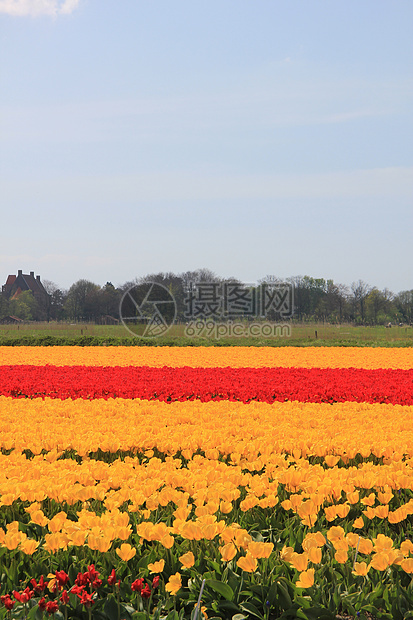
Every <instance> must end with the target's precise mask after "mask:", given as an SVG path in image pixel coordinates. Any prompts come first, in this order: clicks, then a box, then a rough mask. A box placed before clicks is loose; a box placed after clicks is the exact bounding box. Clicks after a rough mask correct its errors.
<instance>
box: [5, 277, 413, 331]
mask: <svg viewBox="0 0 413 620" xmlns="http://www.w3.org/2000/svg"><path fill="white" fill-rule="evenodd" d="M148 282H157V283H159V284H162V285H163V286H164V287H166V288H167V289H168V291H169V292H170V293H171V295H172V296H173V297H174V299H175V301H176V305H177V317H176V319H177V321H185V320H186V317H185V308H186V306H185V300H186V298H187V295H188V287H189V286H190V284H191V283H197V284H199V283H208V282H214V283H221V284H222V283H225V282H229V283H238V284H239V285H240V286H243V285H242V283H241V282H240V281H239V280H238V279H237V278H221V277H220V276H218V275H217V274H215V273H213V272H212V271H210V270H208V269H198V270H196V271H188V272H185V273H181V274H174V273H171V272H167V273H155V274H148V275H146V276H144V277H141V278H137V279H135V280H134V281H130V282H125V283H124V284H123V285H120V286H117V287H115V286H114V285H113V284H112V283H111V282H106V284H105V285H104V286H100V285H98V284H96V283H94V282H91V281H89V280H86V279H81V280H78V281H77V282H75V283H74V284H72V286H71V287H70V288H69V289H68V290H64V289H62V288H60V287H59V286H58V285H57V284H55V283H54V282H51V281H49V280H44V281H43V286H44V288H45V290H46V292H47V296H44V297H42V298H39V297H36V296H34V295H33V293H32V292H31V291H24V292H23V293H21V294H20V295H19V296H17V297H15V298H12V299H6V297H5V295H4V293H3V294H0V320H1V319H2V318H4V317H8V316H14V317H17V318H19V319H22V320H24V321H70V322H94V323H111V322H116V321H119V319H120V313H119V307H120V301H121V299H122V296H123V295H124V293H125V292H126V291H127V290H128V289H130V288H131V287H133V286H134V285H139V284H144V283H148ZM283 282H285V283H288V284H289V285H291V286H292V287H293V297H294V313H293V316H292V319H293V320H296V321H299V322H303V321H317V322H320V321H326V322H330V323H342V322H350V323H354V324H356V325H387V324H389V323H392V324H399V323H402V324H408V325H411V324H413V290H407V291H400V292H399V293H396V294H395V293H393V292H391V291H390V290H388V289H387V288H385V289H383V290H380V289H378V288H377V287H376V286H370V285H369V284H367V283H366V282H363V281H362V280H358V281H357V282H353V283H352V284H351V285H349V286H348V285H345V284H337V283H335V282H334V281H333V280H325V279H324V278H313V277H311V276H292V277H290V278H287V279H284V280H281V279H280V278H277V277H276V276H266V277H265V278H262V279H261V280H260V281H259V282H258V286H260V285H262V284H264V283H265V284H268V285H281V284H282V283H283ZM245 286H247V285H245ZM258 286H257V288H258ZM267 318H270V319H271V318H272V319H274V320H279V318H280V317H278V316H271V315H270V316H268V317H267Z"/></svg>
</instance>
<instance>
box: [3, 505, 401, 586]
mask: <svg viewBox="0 0 413 620" xmlns="http://www.w3.org/2000/svg"><path fill="white" fill-rule="evenodd" d="M182 509H184V512H185V509H186V506H185V504H184V503H183V504H181V506H180V507H178V508H177V509H176V510H175V512H174V517H175V518H174V521H173V525H172V526H170V527H168V526H166V525H165V523H163V522H160V523H156V524H154V523H152V522H149V521H144V522H141V523H140V524H139V525H138V526H137V528H136V530H137V534H138V536H140V544H141V543H142V542H143V541H155V542H159V543H160V544H161V546H163V547H164V548H166V549H170V548H171V547H172V546H173V545H174V543H175V538H174V536H179V537H181V538H182V539H187V540H192V541H193V540H204V541H206V540H209V541H213V544H214V545H216V549H217V551H218V552H219V554H220V558H221V561H222V562H230V561H231V560H233V559H234V558H235V557H236V556H237V555H238V556H239V557H238V559H237V562H236V563H237V565H238V566H239V567H240V568H241V569H242V570H244V571H246V572H254V571H255V570H256V569H257V568H258V562H257V560H259V559H268V558H270V556H271V555H272V554H273V553H276V551H274V545H273V543H265V542H257V541H254V540H253V539H252V537H251V536H250V535H249V534H248V532H247V531H246V530H245V529H243V528H241V527H240V526H239V525H238V524H237V523H234V522H233V523H231V524H228V525H227V524H225V522H224V521H223V520H221V521H217V518H216V516H214V515H204V516H201V517H198V519H196V520H195V521H187V520H186V519H182V518H180V517H182V516H185V515H184V514H183V513H182ZM27 511H28V512H30V515H31V520H32V523H36V524H37V525H43V526H46V523H47V528H48V530H49V533H46V534H45V536H44V543H43V545H42V546H40V545H39V542H38V541H37V540H34V539H31V538H28V537H27V535H26V534H25V533H24V532H22V531H20V530H19V523H18V522H17V521H13V522H12V523H9V524H8V525H7V526H6V530H3V529H2V528H0V547H4V548H6V549H8V550H9V551H15V550H19V551H21V552H23V553H24V554H26V555H33V554H34V553H35V552H36V551H38V550H44V551H46V552H49V553H52V554H53V553H56V552H58V551H59V550H65V549H67V548H68V547H70V546H78V547H83V546H84V545H87V546H88V547H89V549H91V550H95V551H99V552H101V553H107V552H108V551H109V550H110V549H111V548H112V546H113V544H117V545H118V546H117V547H116V553H117V555H118V556H119V557H120V558H121V559H122V560H123V561H125V562H128V561H129V560H131V559H132V558H133V557H134V556H135V555H136V545H135V546H133V545H131V544H129V543H121V544H120V545H119V543H118V541H122V540H128V539H129V538H130V536H131V534H132V529H131V526H130V524H129V516H128V514H127V513H125V512H120V511H119V510H117V509H115V510H112V511H106V512H105V513H103V514H102V515H101V516H100V517H99V516H98V515H96V514H95V513H93V512H91V511H88V510H86V509H82V510H81V511H79V512H78V514H77V517H78V519H77V521H72V520H71V519H68V518H67V515H66V513H65V512H63V511H61V512H59V513H58V514H57V515H55V516H54V517H53V519H50V520H49V519H47V517H46V516H45V515H44V513H43V511H42V510H41V508H40V505H39V504H38V503H35V504H32V505H31V506H30V507H29V508H28V509H27ZM186 514H187V513H186ZM326 536H327V539H328V540H329V542H330V544H331V546H332V547H333V549H334V560H335V561H336V562H338V563H340V564H344V563H346V562H347V561H349V560H350V561H351V560H352V562H353V574H355V575H358V576H365V575H366V574H367V573H368V572H369V570H370V568H374V569H376V570H379V571H384V570H386V569H387V568H389V567H390V566H392V565H399V566H401V568H402V569H403V570H404V571H405V572H407V573H413V543H412V542H411V541H410V540H405V541H403V542H402V543H401V544H400V548H399V549H396V548H394V544H393V540H392V539H391V538H389V537H387V536H384V535H383V534H378V536H377V537H376V538H373V539H372V540H371V539H369V538H365V537H362V536H361V535H360V534H356V533H353V532H349V533H347V534H346V533H345V531H344V529H343V528H342V527H341V526H332V527H330V528H329V529H328V530H327V532H326ZM326 542H327V541H326V538H325V537H324V535H323V534H322V533H321V532H319V531H318V532H309V533H308V534H307V535H306V536H305V538H304V540H303V543H302V548H303V552H302V553H297V552H295V551H294V549H293V548H292V547H286V546H284V547H283V549H282V550H281V551H280V554H279V557H280V559H281V560H283V561H285V562H288V563H289V564H290V565H291V566H293V567H294V568H295V569H296V570H297V571H298V572H299V573H301V575H300V577H299V580H298V582H296V584H297V585H298V586H299V587H310V586H311V585H313V583H314V579H313V577H314V568H310V569H308V563H309V562H310V563H311V564H314V565H317V564H321V563H322V561H323V553H322V547H324V545H325V544H326ZM351 550H353V552H352V554H351V555H350V556H349V552H350V551H351ZM277 555H278V553H277ZM358 556H369V558H368V559H370V563H369V564H367V563H366V561H364V560H365V559H367V558H363V561H362V562H356V560H357V558H358ZM179 560H180V562H181V564H182V566H183V567H184V568H191V567H192V566H193V565H194V562H195V556H194V555H193V553H192V552H188V553H186V554H183V555H182V556H180V558H179ZM163 567H164V561H163V560H159V561H158V562H155V563H154V564H152V565H150V566H149V567H148V568H149V569H150V570H151V571H152V572H154V571H155V572H156V571H160V572H162V570H163Z"/></svg>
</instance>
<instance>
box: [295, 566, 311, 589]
mask: <svg viewBox="0 0 413 620" xmlns="http://www.w3.org/2000/svg"><path fill="white" fill-rule="evenodd" d="M313 584H314V568H309V569H308V570H306V571H303V572H302V573H301V574H300V577H299V578H298V580H297V581H296V582H295V585H296V586H297V588H311V586H312V585H313Z"/></svg>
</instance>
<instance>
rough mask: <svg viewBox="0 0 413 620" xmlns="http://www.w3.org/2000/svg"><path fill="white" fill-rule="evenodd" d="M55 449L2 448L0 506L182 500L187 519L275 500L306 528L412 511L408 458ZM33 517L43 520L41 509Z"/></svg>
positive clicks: (158, 505) (133, 509)
mask: <svg viewBox="0 0 413 620" xmlns="http://www.w3.org/2000/svg"><path fill="white" fill-rule="evenodd" d="M59 456H60V454H59V452H56V451H55V450H53V451H51V452H48V453H46V454H44V455H37V456H34V457H33V458H28V457H27V456H26V455H25V454H22V453H19V452H17V451H14V452H11V454H9V455H5V454H2V455H0V507H1V506H12V505H13V503H14V502H19V501H23V502H28V503H30V504H35V505H36V502H43V501H44V500H54V501H55V502H57V503H59V504H62V503H67V504H69V505H74V504H76V503H78V502H88V501H92V500H97V501H98V502H103V503H104V506H105V508H106V510H109V511H111V510H116V509H118V508H119V507H121V506H123V505H124V504H125V502H126V503H127V504H128V511H129V512H130V513H138V514H137V517H138V519H140V518H145V519H147V518H149V517H150V516H151V513H153V512H155V511H157V510H158V509H159V510H161V511H162V510H163V509H164V508H165V507H167V506H168V505H169V506H170V507H173V506H174V505H175V506H177V507H180V506H181V504H184V507H183V508H180V510H181V512H180V514H179V516H177V518H179V519H180V520H184V521H186V520H187V519H188V518H189V516H191V518H192V517H194V516H195V517H197V518H201V517H204V516H207V515H221V516H225V515H228V517H227V518H228V519H231V518H234V515H235V514H237V513H246V512H248V511H250V510H254V509H268V510H269V511H271V510H272V509H274V508H275V507H276V506H277V505H278V504H280V506H281V507H277V510H281V509H283V510H285V511H291V513H296V514H297V515H298V517H299V518H300V519H301V522H302V523H303V524H304V525H306V526H310V527H312V526H314V525H315V524H316V522H317V521H318V519H320V518H321V517H325V519H326V520H327V521H328V522H332V521H335V520H336V519H344V518H346V517H347V515H348V514H349V512H350V509H351V508H352V507H353V508H354V510H353V514H354V516H358V517H359V518H361V519H362V521H361V523H360V522H359V523H360V524H359V526H358V527H361V526H363V524H364V521H363V517H362V515H364V517H365V518H366V519H367V520H369V519H374V518H377V519H386V520H387V521H388V522H390V523H399V522H402V521H404V520H405V519H407V518H410V515H412V514H413V500H412V499H410V500H408V499H407V497H408V494H407V497H406V493H405V491H406V490H407V491H411V490H412V489H413V459H412V458H410V459H407V460H395V461H392V462H390V463H387V464H385V465H383V464H376V465H375V464H373V463H372V462H364V463H360V464H359V466H358V467H354V466H352V467H342V466H334V467H326V466H323V465H322V464H310V462H309V461H308V460H307V459H301V458H300V459H294V458H289V457H287V458H286V457H285V456H284V455H282V454H272V455H268V456H267V462H266V463H264V460H263V459H262V457H259V458H257V459H256V460H254V461H250V460H248V459H243V460H240V462H239V463H237V464H234V463H233V462H232V461H231V460H229V461H228V462H223V461H221V460H217V459H216V458H213V456H214V455H212V458H208V457H206V456H202V455H194V456H193V457H192V458H191V459H190V460H189V461H186V459H185V460H183V459H181V458H179V457H176V458H174V457H173V456H172V455H170V456H166V457H165V459H164V460H161V459H160V458H156V457H154V456H153V451H152V450H148V451H147V452H146V457H145V458H143V460H142V462H139V457H132V456H127V457H126V458H124V459H120V458H118V459H116V460H115V461H114V462H113V463H111V464H110V463H106V462H104V461H102V460H95V459H93V458H92V459H91V458H89V457H84V458H83V459H82V462H80V463H78V462H77V461H76V460H74V459H71V458H58V457H59ZM36 518H39V519H40V520H38V521H37V522H38V524H39V525H47V526H48V527H49V522H48V521H47V520H43V516H42V515H38V516H37V517H36ZM32 519H33V517H32ZM366 522H367V521H366ZM189 523H192V522H191V521H190V522H189ZM186 527H192V525H189V526H186ZM49 529H50V527H49ZM51 533H54V532H53V530H51ZM164 534H165V536H166V532H164ZM191 536H192V534H191Z"/></svg>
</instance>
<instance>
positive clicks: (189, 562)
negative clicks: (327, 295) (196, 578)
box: [179, 551, 195, 568]
mask: <svg viewBox="0 0 413 620" xmlns="http://www.w3.org/2000/svg"><path fill="white" fill-rule="evenodd" d="M179 561H180V563H181V564H182V566H183V567H184V568H191V567H192V566H193V565H194V564H195V557H194V554H193V553H192V551H188V553H184V555H181V556H180V558H179Z"/></svg>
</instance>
